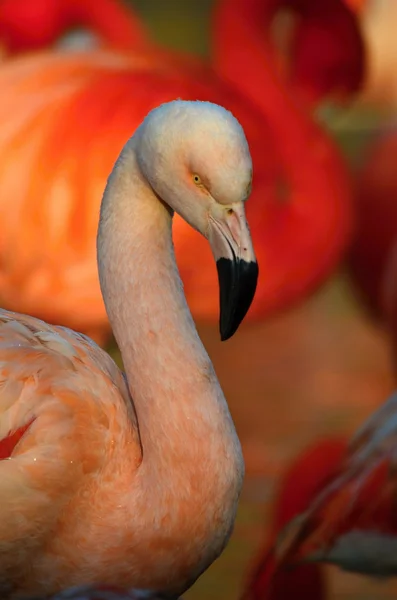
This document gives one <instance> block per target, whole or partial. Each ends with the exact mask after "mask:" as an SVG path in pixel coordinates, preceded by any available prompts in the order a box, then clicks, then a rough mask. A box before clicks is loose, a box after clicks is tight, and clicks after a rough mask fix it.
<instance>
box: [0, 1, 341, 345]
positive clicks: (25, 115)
mask: <svg viewBox="0 0 397 600" xmlns="http://www.w3.org/2000/svg"><path fill="white" fill-rule="evenodd" d="M222 15H223V17H222ZM229 15H230V11H229V8H228V6H227V5H226V4H222V5H221V6H220V8H219V11H218V13H217V19H218V21H217V22H218V25H219V26H220V25H221V24H223V25H224V29H222V28H221V29H222V31H226V30H229V32H230V30H231V31H232V32H234V37H235V39H241V40H242V42H244V43H242V44H241V45H239V48H240V50H238V48H237V46H236V45H234V46H233V48H232V49H231V52H234V53H236V55H238V56H239V52H240V51H241V53H242V54H241V57H240V58H239V59H238V60H237V61H236V62H235V65H236V72H235V73H234V76H235V80H234V81H233V82H232V83H226V82H225V81H224V80H223V78H221V76H220V75H219V76H217V75H216V74H214V72H213V71H211V69H210V68H209V67H207V66H206V65H205V64H203V63H202V62H200V61H197V60H196V61H194V60H193V58H191V57H188V58H186V59H185V58H184V57H182V56H181V57H179V58H178V60H177V59H176V54H175V53H171V55H172V56H171V55H169V54H168V53H167V52H164V53H160V50H159V49H158V48H157V47H155V46H153V48H152V49H147V50H145V51H143V50H142V51H134V52H133V53H131V54H128V53H125V54H121V53H114V52H113V53H110V52H108V53H105V52H99V51H96V52H95V51H93V52H89V53H85V54H79V55H77V54H75V55H73V56H70V55H59V54H50V53H48V54H41V55H38V56H34V57H30V58H26V59H20V60H19V61H8V64H6V65H4V67H3V68H2V70H1V72H0V85H1V89H2V96H1V99H0V118H2V117H1V115H3V120H4V122H6V123H7V127H4V128H3V129H2V131H1V133H0V186H1V188H2V195H1V198H0V216H1V220H2V232H3V233H2V236H1V238H0V298H1V302H2V304H3V306H5V307H11V308H12V309H14V310H19V311H22V312H31V313H33V314H34V315H35V316H38V317H40V318H45V319H47V320H49V321H50V322H61V323H63V324H65V325H68V326H72V327H74V328H77V329H79V330H83V331H85V332H89V333H91V335H95V336H96V339H98V340H100V339H101V336H104V335H106V334H107V333H108V331H109V328H108V324H107V319H106V314H105V310H104V306H103V302H102V298H101V295H100V291H99V284H98V280H97V273H96V267H95V248H94V238H95V227H96V225H95V223H96V214H97V210H98V204H99V190H100V189H101V188H102V187H103V185H104V182H105V178H106V173H107V172H108V170H109V168H110V166H111V164H112V163H113V161H114V159H115V156H116V154H117V152H118V151H119V149H120V147H121V145H122V140H123V139H124V137H125V132H126V131H133V130H134V128H135V127H136V126H137V125H138V123H139V122H140V121H141V119H142V118H143V116H144V114H146V112H147V111H148V110H150V109H151V108H153V107H154V106H155V105H157V104H159V103H161V102H164V101H168V100H171V99H173V98H175V97H183V98H186V99H189V98H190V99H196V98H199V99H210V100H212V101H214V102H217V103H220V104H223V105H225V106H227V107H228V108H229V109H231V110H232V111H233V113H234V114H236V115H237V116H238V118H239V120H240V121H241V122H242V124H243V126H244V129H245V130H246V133H247V137H248V140H249V143H250V147H251V150H252V154H253V158H254V164H255V176H254V186H253V194H252V202H251V206H250V207H249V209H248V210H249V212H250V213H251V215H252V217H254V218H253V219H252V220H253V222H254V225H253V237H254V240H255V243H256V247H257V253H258V256H259V258H260V259H261V260H263V262H264V263H265V264H266V265H267V267H268V276H267V278H266V279H263V280H262V281H260V283H259V286H258V291H257V298H256V300H255V301H254V303H253V306H252V309H251V311H250V313H249V315H248V318H251V319H255V318H260V317H263V316H265V315H267V314H269V313H271V312H272V311H274V310H279V309H282V308H285V307H287V306H289V305H291V304H292V303H294V302H297V301H298V300H299V299H301V298H302V297H303V296H304V295H305V294H307V293H309V292H310V291H312V290H313V289H314V288H315V287H316V286H317V285H319V284H320V283H321V282H322V281H323V280H324V279H325V277H327V276H328V274H329V273H330V272H331V271H332V270H333V269H334V268H335V266H336V264H337V263H338V261H339V259H340V256H341V255H342V253H343V252H344V249H345V247H346V244H347V242H348V240H349V236H350V226H351V207H350V185H349V181H348V176H347V173H346V168H345V165H344V163H343V161H342V159H341V157H340V154H339V152H338V150H337V149H336V147H335V146H334V145H333V144H332V142H331V141H330V140H329V138H328V137H327V136H326V135H325V133H323V132H322V131H321V129H320V128H319V127H317V126H316V125H315V124H314V123H312V122H311V121H310V120H309V118H308V117H307V116H306V114H304V113H303V112H301V111H299V109H298V108H297V107H296V106H294V103H293V101H292V100H291V99H290V98H289V97H288V96H287V92H286V90H285V89H284V88H283V86H282V83H281V81H280V80H279V79H278V78H277V77H276V75H275V74H274V68H273V67H272V65H271V61H270V58H269V57H268V55H267V53H266V51H265V48H264V47H262V46H260V47H258V43H257V41H256V40H253V39H251V32H250V31H249V30H248V29H247V28H246V26H245V25H246V24H245V23H242V26H241V27H239V23H238V22H230V18H229ZM222 31H221V33H222ZM218 34H219V32H217V35H216V36H215V37H216V39H217V40H218V41H217V44H218V45H217V49H218V50H219V49H222V50H224V49H225V48H224V46H225V45H224V44H223V39H222V35H218ZM228 35H229V34H228ZM168 56H171V58H169V59H168V58H167V57H168ZM242 57H243V58H242ZM244 57H245V59H246V60H245V59H244ZM187 66H188V68H186V67H187ZM218 66H219V69H218V72H219V73H220V74H221V73H222V65H221V64H220V62H219V61H218ZM228 71H230V65H228V67H227V69H226V72H225V74H224V75H225V77H228V75H229V72H228ZM229 79H230V78H229ZM254 81H255V85H253V82H254ZM258 89H261V90H262V93H260V94H258ZM119 98H123V101H122V102H121V103H120V106H119V110H118V111H117V113H114V112H113V110H112V107H113V105H114V103H115V102H116V101H117V102H119ZM11 107H12V110H11ZM109 115H110V116H109ZM109 123H110V125H109ZM26 131H29V136H27V134H26V133H25V132H26ZM98 138H99V139H100V141H97V140H98ZM265 147H271V148H272V152H271V153H270V152H265V151H264V148H265ZM302 148H305V152H304V153H303V152H302ZM16 156H17V157H18V158H17V163H18V173H19V170H23V172H24V174H25V176H24V179H23V181H21V178H20V176H19V174H18V173H17V172H16V169H15V164H16V162H15V157H16ZM11 198H12V202H11V201H10V199H11ZM21 228H23V229H25V228H26V232H24V234H23V235H21ZM174 238H175V245H176V253H177V259H178V264H179V266H180V269H181V274H182V278H183V281H184V285H185V291H186V294H187V298H188V302H189V305H190V307H191V310H192V312H193V314H194V316H195V318H197V319H199V320H214V319H215V314H216V310H217V309H216V307H217V303H218V291H217V281H216V273H215V270H214V269H213V265H212V261H211V256H210V253H209V252H208V250H207V248H206V246H205V244H204V243H203V241H202V240H201V239H200V237H199V236H198V234H195V233H194V232H193V233H192V232H191V230H190V229H189V228H188V227H187V226H186V225H185V224H184V223H183V221H181V220H179V221H178V220H176V223H175V234H174ZM19 240H21V243H19ZM22 240H23V243H22ZM198 256H199V257H200V263H201V266H202V269H201V271H200V275H199V276H198V275H197V274H196V273H195V271H194V264H195V262H196V260H197V257H198ZM76 306H79V308H80V310H79V312H77V311H76V310H75V307H76Z"/></svg>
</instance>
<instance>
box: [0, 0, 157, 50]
mask: <svg viewBox="0 0 397 600" xmlns="http://www.w3.org/2000/svg"><path fill="white" fill-rule="evenodd" d="M77 26H80V27H81V26H82V27H86V28H88V30H89V31H92V32H94V33H95V34H96V35H97V37H98V38H99V40H100V42H101V45H103V46H110V47H112V48H118V49H120V50H127V49H130V48H133V47H135V46H145V45H146V44H148V43H149V40H148V35H147V33H146V30H145V28H144V26H143V24H142V22H141V20H140V19H139V18H138V17H137V16H136V15H135V14H134V12H133V11H132V10H131V9H130V8H128V9H127V7H126V6H125V5H124V2H120V1H119V0H1V1H0V39H1V43H2V45H3V46H4V47H5V51H6V53H7V54H18V53H20V52H26V51H28V50H39V49H41V48H44V47H46V46H52V45H53V44H54V43H55V42H56V41H57V39H58V38H59V37H60V35H61V34H63V33H65V32H67V31H68V30H71V29H72V28H74V27H77Z"/></svg>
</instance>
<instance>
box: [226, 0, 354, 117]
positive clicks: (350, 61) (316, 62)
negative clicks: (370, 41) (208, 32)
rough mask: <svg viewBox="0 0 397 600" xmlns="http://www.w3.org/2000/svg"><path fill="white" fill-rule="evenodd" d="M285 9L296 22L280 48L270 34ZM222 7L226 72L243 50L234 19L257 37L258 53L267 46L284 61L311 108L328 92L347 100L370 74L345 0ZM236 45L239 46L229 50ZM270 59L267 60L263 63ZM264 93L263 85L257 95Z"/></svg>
mask: <svg viewBox="0 0 397 600" xmlns="http://www.w3.org/2000/svg"><path fill="white" fill-rule="evenodd" d="M283 11H289V13H290V16H291V17H293V18H294V23H293V27H291V26H290V27H288V28H287V32H286V33H285V32H284V35H283V36H282V37H283V38H284V43H283V44H282V48H281V52H280V49H277V45H276V46H275V45H274V40H273V39H272V36H271V34H270V33H271V27H272V25H273V24H274V22H275V20H276V18H277V16H278V15H279V13H282V12H283ZM217 12H218V13H219V16H217V15H216V14H215V26H216V33H215V45H216V52H215V56H214V62H215V65H218V66H219V67H220V71H221V72H222V73H223V72H225V69H227V71H230V72H233V69H234V68H235V62H234V60H235V58H236V54H237V52H238V51H240V45H239V44H236V42H235V40H236V38H235V37H234V34H235V30H236V26H234V27H232V26H231V25H230V23H231V22H232V21H234V22H235V23H236V24H237V21H238V20H239V19H243V20H244V22H245V27H246V29H247V30H248V29H249V30H250V36H251V38H253V39H254V40H255V44H256V47H257V49H258V53H259V58H260V57H262V56H263V55H264V51H265V49H266V52H267V54H268V56H271V57H272V62H273V63H274V64H278V65H279V68H280V70H281V74H282V77H283V80H284V82H285V83H286V84H288V86H289V88H290V90H291V92H292V93H293V94H294V96H295V97H299V98H300V100H301V101H302V102H304V104H306V105H308V106H309V107H313V106H314V105H315V104H318V103H319V102H320V101H321V100H323V99H324V98H325V97H328V96H331V97H334V98H337V99H338V100H347V99H349V98H350V97H351V96H352V94H355V93H357V92H358V91H359V90H360V89H361V86H362V84H363V80H364V73H365V48H364V43H363V38H362V35H361V31H360V28H359V21H358V19H357V16H356V15H355V14H354V12H352V10H351V9H350V8H349V7H348V5H347V4H346V3H345V2H344V1H343V0H322V1H321V2H318V1H317V0H220V2H218V3H217V4H216V8H215V13H217ZM263 27H265V30H267V35H264V33H263V32H264V29H263ZM237 39H239V38H237ZM251 46H253V44H251ZM233 47H234V48H235V50H234V51H232V52H231V53H230V54H229V52H228V50H229V48H233ZM241 62H243V61H242V60H239V62H238V64H240V63H241ZM267 63H268V60H264V61H263V64H262V68H266V64H267ZM237 74H238V76H240V75H241V73H240V72H238V73H237ZM252 85H253V86H254V85H255V79H253V81H252ZM263 93H264V92H263V89H262V88H261V86H260V84H258V87H257V89H256V95H258V96H260V95H262V94H263Z"/></svg>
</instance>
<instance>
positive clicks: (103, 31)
mask: <svg viewBox="0 0 397 600" xmlns="http://www.w3.org/2000/svg"><path fill="white" fill-rule="evenodd" d="M64 4H65V6H64V11H65V18H66V20H67V21H68V24H69V25H70V26H82V25H83V26H87V27H89V28H90V29H91V30H93V32H94V33H97V34H98V35H99V36H100V38H101V39H102V41H103V42H104V43H106V44H108V45H109V46H111V47H112V48H117V49H120V50H136V49H139V48H142V47H143V46H146V45H147V44H148V43H149V35H148V33H147V31H146V29H145V27H144V25H143V23H142V21H141V19H139V17H138V16H137V15H136V14H135V13H134V12H133V11H132V8H127V6H124V4H123V3H122V2H119V1H115V0H68V1H67V2H65V3H64Z"/></svg>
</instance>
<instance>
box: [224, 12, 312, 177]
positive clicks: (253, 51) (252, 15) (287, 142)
mask: <svg viewBox="0 0 397 600" xmlns="http://www.w3.org/2000/svg"><path fill="white" fill-rule="evenodd" d="M248 1H249V4H247V5H245V0H232V2H231V6H229V1H228V0H221V2H220V3H219V4H218V5H217V7H216V10H215V13H214V19H213V27H214V30H213V50H214V51H213V55H214V67H215V69H216V70H217V71H218V73H219V74H220V75H221V76H222V77H224V78H225V79H227V80H228V81H229V82H231V83H232V84H233V85H234V86H235V87H237V88H238V89H239V90H240V91H241V93H242V94H243V95H244V96H245V97H246V98H249V100H250V101H251V102H252V103H253V104H255V105H256V106H257V107H258V108H259V110H260V111H261V112H262V115H263V118H264V119H265V120H266V122H267V123H268V126H269V127H270V128H271V129H272V131H273V134H274V143H275V144H276V145H277V149H278V154H279V157H280V160H281V162H282V163H283V165H284V168H285V173H286V175H287V177H288V178H289V180H290V183H291V184H293V179H294V178H295V176H296V177H298V179H301V178H302V175H301V171H302V148H304V147H308V145H309V146H310V145H311V144H312V142H313V140H314V139H316V137H318V130H317V128H316V127H315V126H314V124H313V123H312V122H311V121H310V120H309V118H308V116H307V115H306V113H305V112H304V111H303V110H300V109H299V107H298V106H297V105H296V104H295V103H294V100H293V99H292V97H291V95H290V94H289V93H288V90H286V89H285V87H284V85H283V84H282V81H281V79H280V77H279V76H278V74H277V72H276V69H275V68H274V65H273V62H272V52H271V47H270V45H269V44H266V42H264V40H263V36H262V35H261V33H260V31H259V27H258V24H257V19H258V18H260V17H259V16H258V10H259V9H258V6H257V5H258V4H259V0H248ZM268 6H269V5H268V4H266V7H268ZM228 8H229V9H228ZM251 8H255V11H254V12H251Z"/></svg>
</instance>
